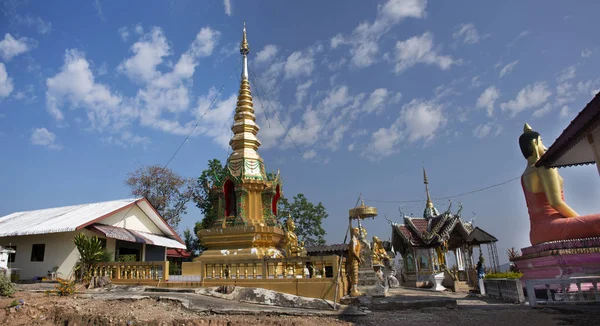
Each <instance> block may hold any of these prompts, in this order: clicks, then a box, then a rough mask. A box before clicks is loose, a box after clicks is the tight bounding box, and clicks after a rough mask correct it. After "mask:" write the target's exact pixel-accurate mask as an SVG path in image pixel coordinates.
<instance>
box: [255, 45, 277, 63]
mask: <svg viewBox="0 0 600 326" xmlns="http://www.w3.org/2000/svg"><path fill="white" fill-rule="evenodd" d="M278 51H279V48H278V47H277V45H275V44H267V45H265V47H264V48H263V49H262V50H260V51H259V52H258V53H257V54H256V59H254V60H255V61H256V63H264V62H270V61H271V60H273V59H274V58H275V56H276V55H277V52H278Z"/></svg>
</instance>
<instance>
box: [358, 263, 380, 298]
mask: <svg viewBox="0 0 600 326" xmlns="http://www.w3.org/2000/svg"><path fill="white" fill-rule="evenodd" d="M357 289H358V291H359V292H362V293H364V294H366V295H368V296H372V297H383V296H385V292H386V288H385V286H384V285H383V284H381V280H380V279H379V276H377V274H376V273H375V271H374V270H373V268H371V267H360V268H359V269H358V287H357Z"/></svg>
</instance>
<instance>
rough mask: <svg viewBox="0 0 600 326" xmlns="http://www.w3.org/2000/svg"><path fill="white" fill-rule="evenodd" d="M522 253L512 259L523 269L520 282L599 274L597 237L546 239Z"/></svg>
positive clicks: (599, 245) (599, 252)
mask: <svg viewBox="0 0 600 326" xmlns="http://www.w3.org/2000/svg"><path fill="white" fill-rule="evenodd" d="M521 252H522V253H523V255H522V256H520V257H517V258H515V259H513V260H512V262H513V263H514V264H515V266H516V267H517V268H518V269H519V270H520V271H521V272H523V277H522V278H521V281H527V280H536V279H537V280H539V279H568V278H570V277H579V276H600V238H587V239H575V240H563V241H553V242H546V243H541V244H539V245H535V246H531V247H526V248H523V249H521ZM590 286H591V284H590ZM582 287H583V284H582ZM582 290H585V289H582Z"/></svg>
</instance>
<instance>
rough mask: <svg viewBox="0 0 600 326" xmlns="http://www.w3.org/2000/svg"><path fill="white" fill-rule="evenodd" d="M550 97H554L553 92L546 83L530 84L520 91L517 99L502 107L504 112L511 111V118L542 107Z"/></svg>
mask: <svg viewBox="0 0 600 326" xmlns="http://www.w3.org/2000/svg"><path fill="white" fill-rule="evenodd" d="M550 95H552V92H551V91H550V90H549V89H548V87H547V85H546V83H540V82H538V83H535V84H529V85H527V86H525V87H524V88H523V89H522V90H521V91H519V93H518V94H517V98H516V99H514V100H510V101H509V102H506V103H502V104H501V105H500V107H501V108H502V110H509V111H511V116H512V117H514V116H515V115H517V114H518V113H519V112H521V111H523V110H525V109H531V108H536V107H540V106H542V105H543V104H544V103H546V101H547V100H548V98H549V97H550Z"/></svg>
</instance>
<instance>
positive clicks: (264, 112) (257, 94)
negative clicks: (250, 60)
mask: <svg viewBox="0 0 600 326" xmlns="http://www.w3.org/2000/svg"><path fill="white" fill-rule="evenodd" d="M253 79H254V78H253ZM263 95H264V93H263ZM256 97H258V101H259V102H260V106H261V108H262V111H263V114H264V115H265V119H267V122H268V123H269V129H271V120H269V117H268V116H267V110H265V106H264V105H263V101H262V96H260V93H259V91H258V87H257V88H256Z"/></svg>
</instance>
